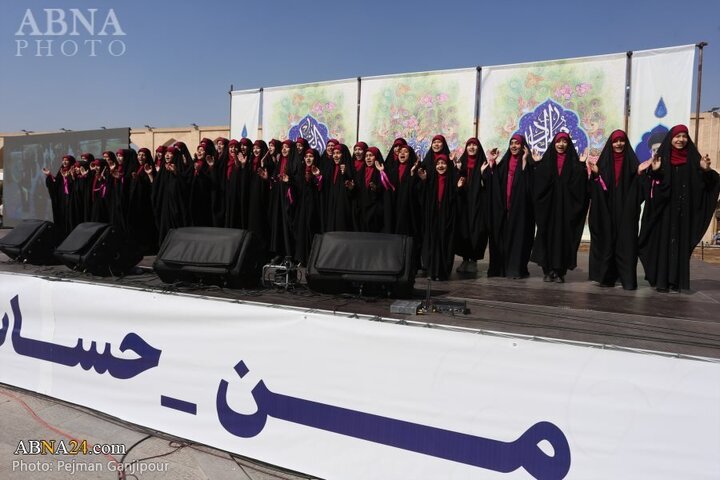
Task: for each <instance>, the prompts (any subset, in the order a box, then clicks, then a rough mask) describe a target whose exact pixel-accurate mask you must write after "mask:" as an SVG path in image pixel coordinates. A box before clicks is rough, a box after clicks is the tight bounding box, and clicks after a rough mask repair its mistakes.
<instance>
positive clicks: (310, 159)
mask: <svg viewBox="0 0 720 480" xmlns="http://www.w3.org/2000/svg"><path fill="white" fill-rule="evenodd" d="M313 163H315V155H313V152H312V151H310V150H308V151H307V152H306V153H305V165H306V166H308V167H309V166H310V165H312V164H313Z"/></svg>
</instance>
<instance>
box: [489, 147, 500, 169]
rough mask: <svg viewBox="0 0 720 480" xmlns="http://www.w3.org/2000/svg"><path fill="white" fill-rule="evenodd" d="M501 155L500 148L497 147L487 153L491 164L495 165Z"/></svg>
mask: <svg viewBox="0 0 720 480" xmlns="http://www.w3.org/2000/svg"><path fill="white" fill-rule="evenodd" d="M499 156H500V150H498V149H497V148H493V149H492V150H490V151H489V152H488V153H487V159H488V162H490V165H492V166H494V165H495V163H496V162H497V159H498V157H499Z"/></svg>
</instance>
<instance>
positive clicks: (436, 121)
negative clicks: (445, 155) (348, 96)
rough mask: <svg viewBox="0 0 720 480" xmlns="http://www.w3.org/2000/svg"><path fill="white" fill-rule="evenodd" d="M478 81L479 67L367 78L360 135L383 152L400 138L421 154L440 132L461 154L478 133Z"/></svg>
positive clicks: (362, 104) (364, 81) (363, 79)
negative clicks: (469, 140) (467, 143)
mask: <svg viewBox="0 0 720 480" xmlns="http://www.w3.org/2000/svg"><path fill="white" fill-rule="evenodd" d="M476 85H477V70H476V69H475V68H466V69H461V70H443V71H436V72H421V73H412V74H405V75H392V76H383V77H367V78H366V77H363V78H362V81H361V84H360V129H359V132H360V134H359V138H360V140H363V141H365V142H367V143H368V144H369V145H375V146H377V147H378V148H380V151H382V152H383V155H385V153H386V152H387V151H388V150H390V146H391V145H392V143H393V140H394V139H395V138H398V137H402V138H404V139H405V140H407V142H408V143H409V144H410V145H412V146H413V147H414V148H415V151H417V153H418V156H419V157H420V158H422V156H423V155H425V152H427V151H428V149H429V148H430V142H431V140H432V137H433V136H435V135H437V134H442V135H444V136H445V138H446V140H447V141H448V144H449V146H450V149H451V150H455V151H456V153H458V152H459V153H461V152H462V150H463V149H464V147H465V141H466V140H467V139H468V138H470V137H472V136H474V132H475V129H474V128H475V127H474V121H475V93H476Z"/></svg>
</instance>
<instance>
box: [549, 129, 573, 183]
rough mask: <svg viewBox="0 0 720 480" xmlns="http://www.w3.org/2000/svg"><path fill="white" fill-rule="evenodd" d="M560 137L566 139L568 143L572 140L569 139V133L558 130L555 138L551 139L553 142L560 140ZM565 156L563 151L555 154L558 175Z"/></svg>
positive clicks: (560, 172) (560, 173)
mask: <svg viewBox="0 0 720 480" xmlns="http://www.w3.org/2000/svg"><path fill="white" fill-rule="evenodd" d="M561 138H564V139H566V140H567V141H568V143H570V142H572V140H570V135H568V134H567V133H566V132H560V133H558V134H556V135H555V138H554V139H553V144H554V143H557V141H558V140H560V139H561ZM565 156H566V154H565V153H558V154H557V169H558V175H562V169H563V165H564V164H565Z"/></svg>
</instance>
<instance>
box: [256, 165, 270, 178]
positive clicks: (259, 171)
mask: <svg viewBox="0 0 720 480" xmlns="http://www.w3.org/2000/svg"><path fill="white" fill-rule="evenodd" d="M257 174H258V175H260V178H262V179H263V180H267V179H268V173H267V170H265V169H264V168H258V169H257Z"/></svg>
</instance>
